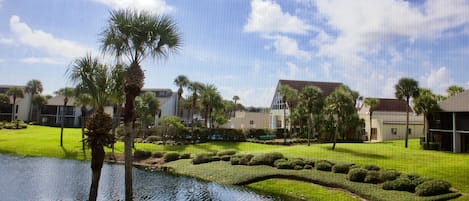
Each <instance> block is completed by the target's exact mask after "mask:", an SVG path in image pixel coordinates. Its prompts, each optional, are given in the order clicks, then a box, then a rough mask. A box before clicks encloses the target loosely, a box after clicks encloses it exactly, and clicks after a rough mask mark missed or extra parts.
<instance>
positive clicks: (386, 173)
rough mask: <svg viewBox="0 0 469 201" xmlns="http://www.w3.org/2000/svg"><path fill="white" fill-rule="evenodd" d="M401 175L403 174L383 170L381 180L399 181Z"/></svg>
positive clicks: (380, 174)
mask: <svg viewBox="0 0 469 201" xmlns="http://www.w3.org/2000/svg"><path fill="white" fill-rule="evenodd" d="M400 175H401V173H400V172H398V171H396V170H381V171H379V180H381V181H382V182H385V181H392V180H395V179H397V178H398V177H399V176H400Z"/></svg>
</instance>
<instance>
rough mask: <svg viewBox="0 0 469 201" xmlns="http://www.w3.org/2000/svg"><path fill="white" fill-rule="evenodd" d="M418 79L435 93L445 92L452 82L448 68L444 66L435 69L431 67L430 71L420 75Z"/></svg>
mask: <svg viewBox="0 0 469 201" xmlns="http://www.w3.org/2000/svg"><path fill="white" fill-rule="evenodd" d="M420 80H421V82H422V85H423V86H424V87H426V88H430V89H431V90H432V91H433V93H436V94H446V89H448V87H449V86H451V85H453V84H454V81H453V79H451V76H450V75H449V72H448V69H447V68H446V67H444V66H442V67H440V68H439V69H436V70H433V69H432V70H431V71H430V73H428V74H426V75H425V76H423V77H421V78H420Z"/></svg>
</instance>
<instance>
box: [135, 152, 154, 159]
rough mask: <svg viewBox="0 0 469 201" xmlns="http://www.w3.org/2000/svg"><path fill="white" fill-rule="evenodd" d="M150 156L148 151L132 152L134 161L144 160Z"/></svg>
mask: <svg viewBox="0 0 469 201" xmlns="http://www.w3.org/2000/svg"><path fill="white" fill-rule="evenodd" d="M150 156H151V152H150V151H143V150H135V152H134V158H135V159H146V158H149V157H150Z"/></svg>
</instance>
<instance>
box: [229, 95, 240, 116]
mask: <svg viewBox="0 0 469 201" xmlns="http://www.w3.org/2000/svg"><path fill="white" fill-rule="evenodd" d="M238 101H239V96H237V95H234V96H233V102H234V107H235V108H234V109H235V113H236V111H237V110H238V105H237V104H238ZM234 115H235V114H233V116H234ZM231 116H232V115H230V118H231Z"/></svg>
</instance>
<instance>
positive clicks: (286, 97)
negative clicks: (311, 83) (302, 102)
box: [277, 85, 298, 144]
mask: <svg viewBox="0 0 469 201" xmlns="http://www.w3.org/2000/svg"><path fill="white" fill-rule="evenodd" d="M277 92H278V93H279V94H280V95H281V96H282V102H283V137H284V139H283V143H284V144H286V143H287V107H288V108H289V106H288V102H290V101H293V100H294V99H295V97H296V96H297V93H298V92H297V91H296V89H293V88H291V87H290V86H288V85H281V86H280V87H279V88H278V89H277Z"/></svg>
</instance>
